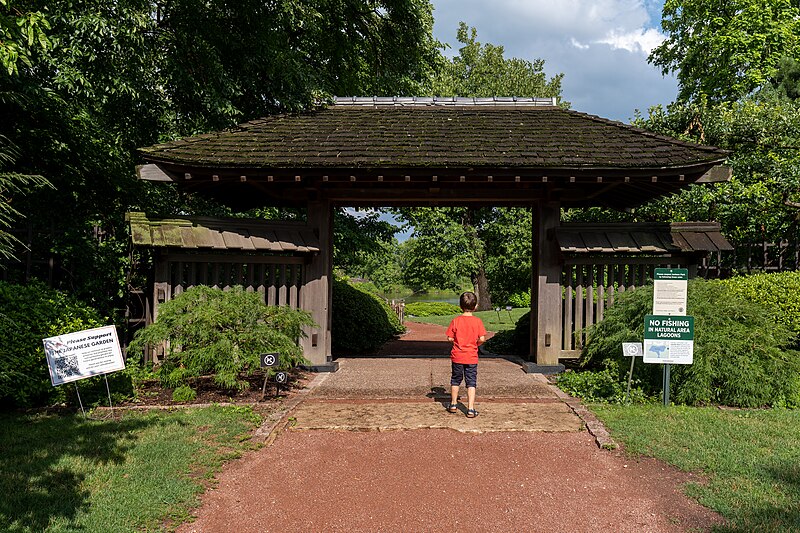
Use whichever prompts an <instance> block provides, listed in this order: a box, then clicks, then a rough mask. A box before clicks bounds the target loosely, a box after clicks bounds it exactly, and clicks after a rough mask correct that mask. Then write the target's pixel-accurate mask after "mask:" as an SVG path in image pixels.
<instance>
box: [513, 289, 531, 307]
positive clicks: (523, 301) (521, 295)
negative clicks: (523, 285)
mask: <svg viewBox="0 0 800 533" xmlns="http://www.w3.org/2000/svg"><path fill="white" fill-rule="evenodd" d="M508 305H510V306H512V307H530V306H531V290H530V289H528V290H527V291H525V292H517V293H514V294H512V295H511V296H509V297H508Z"/></svg>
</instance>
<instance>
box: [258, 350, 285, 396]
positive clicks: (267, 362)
mask: <svg viewBox="0 0 800 533" xmlns="http://www.w3.org/2000/svg"><path fill="white" fill-rule="evenodd" d="M280 358H281V354H279V353H277V352H272V353H262V354H261V368H266V369H267V371H266V373H265V374H264V385H263V386H262V387H261V399H262V400H263V399H264V397H265V396H266V395H267V381H269V369H270V368H272V367H273V366H278V363H279V362H280ZM276 395H277V394H276Z"/></svg>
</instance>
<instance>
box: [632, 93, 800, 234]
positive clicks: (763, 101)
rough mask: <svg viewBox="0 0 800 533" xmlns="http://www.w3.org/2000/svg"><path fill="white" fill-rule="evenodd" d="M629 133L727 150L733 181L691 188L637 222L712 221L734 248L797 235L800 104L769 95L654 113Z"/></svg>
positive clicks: (643, 212)
mask: <svg viewBox="0 0 800 533" xmlns="http://www.w3.org/2000/svg"><path fill="white" fill-rule="evenodd" d="M635 123H636V125H638V126H640V127H643V128H645V129H648V130H651V131H655V132H658V133H662V134H666V135H672V136H677V137H679V138H681V139H684V140H688V141H692V142H700V143H705V144H713V145H715V146H719V147H721V148H725V149H728V150H731V151H732V153H731V155H730V156H729V158H728V162H727V163H728V164H729V165H730V166H731V167H732V170H733V178H732V179H731V180H730V181H729V182H725V183H720V184H716V185H714V186H693V187H690V188H688V189H686V190H684V191H682V192H681V193H680V194H678V195H675V196H671V197H670V198H667V199H664V200H660V201H657V202H653V203H651V204H649V205H648V206H645V207H644V208H640V209H637V210H636V211H635V217H634V218H635V220H636V221H646V220H660V221H685V220H718V221H719V222H720V223H721V224H722V229H723V232H724V233H725V235H726V236H727V237H728V238H729V239H730V240H731V241H733V242H734V243H753V242H760V241H762V240H767V241H779V240H781V239H784V238H786V237H790V238H791V237H794V236H796V235H797V230H798V228H797V213H798V205H800V203H798V202H800V151H798V150H797V149H796V147H797V146H798V143H800V101H790V100H782V99H780V98H777V97H774V96H769V95H768V94H764V95H760V96H758V97H752V98H747V99H743V100H741V101H738V102H733V103H722V104H718V105H715V106H710V105H708V104H707V103H705V102H698V103H694V104H673V105H670V106H669V107H668V108H667V109H666V110H665V109H663V108H661V107H655V108H652V109H651V110H650V113H649V116H648V117H647V118H643V117H637V120H636V121H635Z"/></svg>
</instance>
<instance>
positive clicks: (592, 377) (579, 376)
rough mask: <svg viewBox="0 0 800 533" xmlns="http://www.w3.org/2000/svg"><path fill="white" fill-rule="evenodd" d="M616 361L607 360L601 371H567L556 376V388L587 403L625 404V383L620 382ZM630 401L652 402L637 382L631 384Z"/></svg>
mask: <svg viewBox="0 0 800 533" xmlns="http://www.w3.org/2000/svg"><path fill="white" fill-rule="evenodd" d="M619 376H620V369H619V365H618V364H617V361H612V360H608V361H606V362H605V366H604V368H603V369H602V370H596V371H592V370H584V371H581V372H572V371H567V372H564V373H562V374H559V376H558V387H559V388H560V389H561V390H563V391H564V392H566V393H568V394H570V395H572V396H577V397H579V398H583V399H584V400H586V401H587V402H596V403H617V404H621V403H624V402H625V396H626V394H625V393H626V390H627V385H628V384H627V381H620V380H619ZM630 401H631V402H633V403H645V402H648V401H654V399H653V398H648V397H647V395H646V394H645V393H644V391H642V389H641V388H640V387H639V382H638V381H634V382H633V383H632V384H631V393H630Z"/></svg>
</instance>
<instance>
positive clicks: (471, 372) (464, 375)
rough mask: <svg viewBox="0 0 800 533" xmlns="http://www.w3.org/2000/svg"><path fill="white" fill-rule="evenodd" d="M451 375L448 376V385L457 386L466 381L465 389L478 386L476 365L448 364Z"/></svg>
mask: <svg viewBox="0 0 800 533" xmlns="http://www.w3.org/2000/svg"><path fill="white" fill-rule="evenodd" d="M450 365H451V366H452V368H453V373H452V374H451V375H450V385H455V386H459V385H461V380H464V381H466V383H467V387H477V386H478V363H475V364H474V365H467V364H464V363H452V362H451V363H450Z"/></svg>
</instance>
